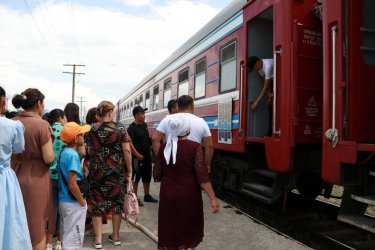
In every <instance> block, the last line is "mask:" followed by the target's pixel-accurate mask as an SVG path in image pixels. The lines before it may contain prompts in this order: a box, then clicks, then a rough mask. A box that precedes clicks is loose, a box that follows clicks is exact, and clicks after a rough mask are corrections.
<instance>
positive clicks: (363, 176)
mask: <svg viewBox="0 0 375 250" xmlns="http://www.w3.org/2000/svg"><path fill="white" fill-rule="evenodd" d="M323 10H324V13H325V14H324V16H323V24H324V25H323V34H324V36H323V37H324V39H323V40H324V66H325V67H324V103H325V105H324V110H323V131H325V136H324V137H323V162H322V163H323V165H322V176H323V179H324V180H325V181H326V182H329V183H334V184H339V185H342V186H344V196H343V200H342V203H341V208H340V215H339V220H341V221H344V222H347V223H350V224H353V225H356V226H360V227H362V228H364V229H366V230H369V231H371V232H373V233H375V221H374V220H371V219H370V218H368V217H366V216H363V214H364V212H365V210H366V208H367V206H368V205H375V158H374V155H375V130H374V128H375V111H374V99H373V96H372V94H373V93H375V16H374V14H373V13H374V10H375V1H371V0H361V1H338V0H330V1H324V3H323Z"/></svg>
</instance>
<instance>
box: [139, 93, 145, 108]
mask: <svg viewBox="0 0 375 250" xmlns="http://www.w3.org/2000/svg"><path fill="white" fill-rule="evenodd" d="M139 105H141V107H144V105H143V94H142V95H140V96H139Z"/></svg>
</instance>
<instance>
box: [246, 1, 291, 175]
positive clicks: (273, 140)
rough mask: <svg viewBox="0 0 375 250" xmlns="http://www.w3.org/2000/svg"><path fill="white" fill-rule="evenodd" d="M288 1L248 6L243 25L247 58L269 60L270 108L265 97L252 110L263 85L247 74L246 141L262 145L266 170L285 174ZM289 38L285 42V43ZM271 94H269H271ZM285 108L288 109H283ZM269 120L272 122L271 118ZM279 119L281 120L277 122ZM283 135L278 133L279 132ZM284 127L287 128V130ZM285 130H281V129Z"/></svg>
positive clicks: (288, 159) (287, 162)
mask: <svg viewBox="0 0 375 250" xmlns="http://www.w3.org/2000/svg"><path fill="white" fill-rule="evenodd" d="M289 3H290V2H289V1H269V2H267V3H265V2H263V1H254V2H250V3H249V4H248V5H247V6H246V8H245V11H244V13H245V16H244V19H245V20H248V21H247V52H248V53H247V56H248V57H250V56H257V57H258V58H260V59H271V60H273V64H274V66H273V67H274V70H273V75H274V76H273V89H274V99H273V106H269V105H268V104H267V102H268V99H269V98H268V94H267V95H266V96H265V97H264V98H263V99H262V100H261V101H260V103H259V105H258V107H257V108H256V109H255V110H251V108H250V107H251V104H252V103H253V102H254V101H255V100H256V99H257V97H258V95H259V93H260V91H261V90H262V88H263V85H264V81H263V79H261V77H260V75H259V74H258V72H255V71H253V72H248V74H247V77H246V79H247V86H248V87H247V103H246V106H247V130H246V131H247V135H246V137H247V141H248V142H254V143H263V144H264V145H265V149H266V158H267V165H268V168H269V169H271V170H276V171H277V172H284V173H285V172H288V170H289V169H290V167H291V162H292V160H291V159H292V155H291V154H292V150H291V147H290V139H289V135H290V128H289V127H290V124H289V122H288V120H290V115H291V114H290V112H289V111H288V109H289V110H290V68H289V66H290V63H288V62H290V56H289V52H288V51H290V35H288V34H290V32H291V31H290V30H291V25H290V23H291V22H290V20H291V19H290V12H289V11H286V10H288V9H290V6H289ZM287 37H289V39H286V38H287ZM271 92H272V91H271ZM287 107H289V108H287ZM271 117H272V118H271ZM281 117H282V119H281ZM282 127H283V129H282V130H283V131H282V132H281V128H282ZM287 127H288V128H287ZM284 128H285V129H284Z"/></svg>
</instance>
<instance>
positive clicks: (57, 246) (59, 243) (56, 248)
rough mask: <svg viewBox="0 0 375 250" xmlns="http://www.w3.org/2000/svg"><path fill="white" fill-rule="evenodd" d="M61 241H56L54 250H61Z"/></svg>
mask: <svg viewBox="0 0 375 250" xmlns="http://www.w3.org/2000/svg"><path fill="white" fill-rule="evenodd" d="M61 249H62V248H61V241H59V240H57V241H56V245H55V250H61Z"/></svg>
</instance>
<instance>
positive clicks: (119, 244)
mask: <svg viewBox="0 0 375 250" xmlns="http://www.w3.org/2000/svg"><path fill="white" fill-rule="evenodd" d="M107 240H108V241H109V242H111V243H112V244H113V245H115V246H121V241H120V240H114V239H112V235H108V237H107Z"/></svg>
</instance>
